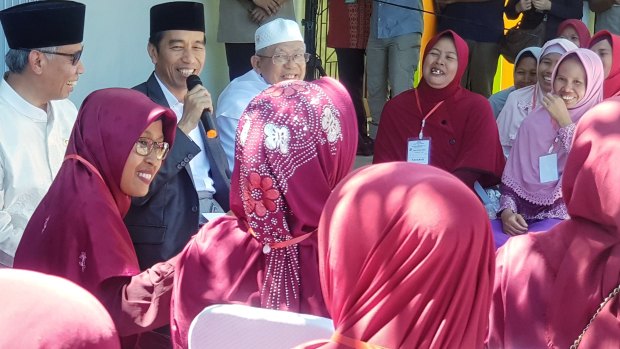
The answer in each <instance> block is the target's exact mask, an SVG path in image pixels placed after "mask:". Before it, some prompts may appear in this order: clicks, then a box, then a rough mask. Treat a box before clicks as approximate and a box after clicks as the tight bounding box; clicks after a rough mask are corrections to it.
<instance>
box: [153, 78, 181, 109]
mask: <svg viewBox="0 0 620 349" xmlns="http://www.w3.org/2000/svg"><path fill="white" fill-rule="evenodd" d="M154 75H155V79H156V80H157V83H158V84H159V87H160V88H161V90H162V91H163V92H164V97H166V102H168V105H169V106H170V108H174V107H177V104H181V106H183V102H179V100H178V99H177V98H176V97H175V96H174V95H173V94H172V92H170V90H169V89H168V87H167V86H166V85H164V83H163V82H161V80H160V79H159V77H158V76H157V73H155V74H154ZM181 109H182V108H181Z"/></svg>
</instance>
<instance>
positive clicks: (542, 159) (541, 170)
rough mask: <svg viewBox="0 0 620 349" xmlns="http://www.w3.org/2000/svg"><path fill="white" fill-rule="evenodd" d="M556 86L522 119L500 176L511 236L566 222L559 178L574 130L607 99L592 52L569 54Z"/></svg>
mask: <svg viewBox="0 0 620 349" xmlns="http://www.w3.org/2000/svg"><path fill="white" fill-rule="evenodd" d="M552 81H553V91H554V92H553V93H547V94H546V95H545V96H544V98H543V99H542V101H541V105H542V106H541V107H539V108H538V109H536V110H534V111H533V112H532V113H531V114H530V115H528V116H527V117H526V118H525V120H523V124H522V125H521V127H520V128H519V133H518V134H517V138H516V141H515V144H514V146H513V148H512V151H511V153H510V157H509V158H508V163H507V164H506V169H505V170H504V174H503V175H502V185H501V186H500V191H501V193H502V198H501V200H500V206H501V207H500V210H501V221H502V226H503V231H504V232H505V233H506V234H508V235H519V234H524V233H526V232H528V230H529V231H536V230H548V229H549V228H550V227H551V226H553V225H554V224H557V223H558V222H560V220H562V219H566V218H568V213H567V211H566V205H565V203H564V200H563V199H562V185H561V177H562V173H563V171H564V165H565V164H566V158H567V156H568V152H569V151H570V149H571V146H572V141H573V134H574V132H575V126H576V124H577V122H578V121H579V119H580V118H581V116H582V115H583V114H584V113H585V112H586V111H587V110H589V109H590V108H592V107H593V106H595V105H596V104H598V103H599V102H600V101H601V100H602V99H603V64H602V63H601V60H600V59H599V57H598V56H597V55H596V54H595V53H594V52H592V51H590V50H588V49H582V48H580V49H576V50H574V51H569V52H567V53H565V54H564V55H563V56H562V57H561V58H560V60H559V61H558V64H557V66H556V68H555V70H554V71H553V75H552ZM532 223H536V228H534V227H533V226H531V225H532ZM494 231H495V232H497V231H498V227H497V222H494ZM496 236H498V235H497V234H496Z"/></svg>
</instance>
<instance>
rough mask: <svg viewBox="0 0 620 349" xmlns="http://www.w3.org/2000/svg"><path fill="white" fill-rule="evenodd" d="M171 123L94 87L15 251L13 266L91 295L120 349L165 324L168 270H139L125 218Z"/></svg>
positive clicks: (161, 113) (149, 105)
mask: <svg viewBox="0 0 620 349" xmlns="http://www.w3.org/2000/svg"><path fill="white" fill-rule="evenodd" d="M175 128H176V117H175V116H174V113H173V112H172V111H171V110H169V109H165V108H162V107H160V106H158V105H157V104H155V103H153V102H151V100H150V99H148V98H147V97H145V96H144V95H143V94H141V93H139V92H136V91H132V90H127V89H107V90H101V91H96V92H93V93H92V94H91V95H90V96H88V97H87V98H86V100H85V101H84V103H83V104H82V108H81V109H80V113H79V115H78V118H77V121H76V123H75V125H74V127H73V132H72V134H71V138H70V140H69V145H68V147H67V153H66V154H67V155H66V157H65V161H64V162H63V164H62V167H61V168H60V171H59V172H58V176H56V179H55V180H54V182H53V183H52V186H51V187H50V189H49V191H48V193H47V195H46V196H45V197H44V198H43V200H42V201H41V203H40V204H39V206H38V207H37V209H36V211H35V212H34V215H33V216H32V218H31V220H30V222H29V223H28V225H27V226H26V230H25V232H24V235H23V237H22V240H21V241H20V244H19V246H18V248H17V253H16V255H15V263H14V267H15V268H21V269H30V270H35V271H39V272H42V273H46V274H52V275H57V276H61V277H64V278H66V279H69V280H71V281H73V282H75V283H77V284H78V285H80V286H82V287H83V288H85V289H86V290H88V291H90V292H91V293H93V294H94V295H95V296H96V297H97V298H98V299H99V301H101V303H102V304H103V305H104V306H105V307H106V309H107V310H108V312H109V313H110V315H111V316H112V319H113V320H114V322H115V325H116V328H117V330H118V333H119V335H120V336H121V337H125V338H123V339H122V342H123V348H132V347H134V346H135V345H136V344H135V343H136V342H137V341H140V344H141V345H143V346H144V347H148V348H155V347H158V346H157V345H158V344H163V343H165V342H166V341H167V339H166V338H160V337H159V336H158V335H156V334H155V333H152V332H148V331H150V330H151V329H155V328H158V327H161V326H163V325H165V324H166V323H168V321H169V315H170V311H169V309H170V308H169V307H170V295H171V292H170V288H171V287H172V277H173V272H174V267H173V266H172V265H171V264H170V263H166V262H164V263H159V264H156V265H154V266H153V267H151V268H150V269H147V270H146V271H144V272H142V273H140V268H139V267H138V259H137V257H136V252H135V251H134V248H133V245H132V243H131V239H130V237H129V232H128V231H127V228H125V224H124V223H123V216H124V215H125V214H126V213H127V210H128V209H129V204H130V198H131V197H132V196H134V197H139V196H144V195H146V194H147V193H148V190H149V184H150V182H151V181H152V180H153V177H154V176H155V175H156V173H157V171H158V170H159V167H160V166H161V163H162V161H163V159H164V158H165V156H166V154H167V152H168V144H172V142H173V140H174V132H175ZM142 333H144V334H142ZM147 333H148V335H147ZM139 334H141V335H140V338H139V337H138V336H136V335H139ZM153 341H155V342H153ZM168 341H169V340H168Z"/></svg>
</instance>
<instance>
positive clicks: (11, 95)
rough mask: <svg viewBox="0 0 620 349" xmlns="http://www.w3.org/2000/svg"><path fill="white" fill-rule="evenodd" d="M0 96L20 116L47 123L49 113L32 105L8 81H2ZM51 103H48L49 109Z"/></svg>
mask: <svg viewBox="0 0 620 349" xmlns="http://www.w3.org/2000/svg"><path fill="white" fill-rule="evenodd" d="M0 96H1V97H2V98H4V99H5V100H6V101H7V102H8V103H9V104H10V105H11V106H12V107H13V108H15V109H16V110H17V111H18V112H19V113H20V114H23V115H24V116H26V117H28V118H30V119H33V120H35V121H45V122H47V112H46V111H45V110H43V109H41V108H38V107H36V106H34V105H32V104H31V103H30V102H28V101H27V100H25V99H24V98H23V97H22V96H20V95H19V93H17V92H16V91H15V90H14V89H13V88H12V87H11V85H9V83H8V82H6V80H4V79H2V82H1V83H0ZM50 104H51V103H48V104H47V105H48V109H49V107H50Z"/></svg>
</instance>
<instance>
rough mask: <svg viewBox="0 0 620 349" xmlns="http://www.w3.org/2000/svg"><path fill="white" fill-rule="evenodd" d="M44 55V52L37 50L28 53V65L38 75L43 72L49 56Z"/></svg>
mask: <svg viewBox="0 0 620 349" xmlns="http://www.w3.org/2000/svg"><path fill="white" fill-rule="evenodd" d="M44 56H45V54H44V53H42V52H39V51H35V50H31V51H30V53H28V66H29V67H30V69H32V71H33V72H34V73H35V74H37V75H41V74H43V67H45V65H46V64H47V57H44Z"/></svg>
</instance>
